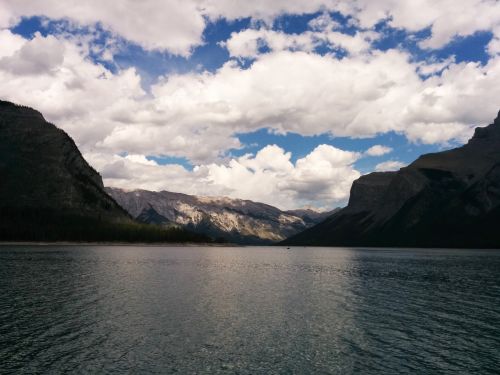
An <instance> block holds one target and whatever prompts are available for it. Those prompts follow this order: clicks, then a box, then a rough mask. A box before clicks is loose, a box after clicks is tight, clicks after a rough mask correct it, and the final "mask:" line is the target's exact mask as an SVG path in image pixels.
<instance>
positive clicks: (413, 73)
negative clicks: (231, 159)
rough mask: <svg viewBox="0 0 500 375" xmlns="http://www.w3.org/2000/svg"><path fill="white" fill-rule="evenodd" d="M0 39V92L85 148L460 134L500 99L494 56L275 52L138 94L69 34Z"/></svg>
mask: <svg viewBox="0 0 500 375" xmlns="http://www.w3.org/2000/svg"><path fill="white" fill-rule="evenodd" d="M0 40H2V41H3V43H5V45H6V46H9V47H8V48H6V49H5V50H3V49H2V53H3V56H2V57H0V80H1V81H2V83H3V84H2V85H1V86H0V96H1V97H3V98H4V99H10V100H13V101H16V102H19V103H23V104H26V105H31V106H33V107H35V108H38V109H39V110H41V111H42V112H43V113H44V114H45V116H46V117H47V119H48V120H50V121H52V122H54V123H56V124H58V125H59V126H61V127H63V128H64V129H65V130H67V131H68V132H69V133H70V134H71V135H72V137H74V138H75V140H76V141H77V143H78V145H79V146H80V147H81V148H82V150H83V151H84V152H90V151H92V152H94V151H99V152H108V153H121V152H127V153H130V154H140V155H169V156H177V157H187V158H188V159H190V160H191V161H193V162H194V163H196V164H198V163H207V162H211V161H217V160H220V158H221V157H223V156H224V154H225V152H226V151H227V150H229V149H231V148H240V147H241V144H240V142H239V140H238V139H237V138H236V136H235V134H237V133H245V132H251V131H255V130H258V129H261V128H272V129H274V130H275V131H278V132H282V133H284V132H295V133H298V134H302V135H314V134H323V133H330V134H332V135H334V136H349V137H370V136H373V135H376V134H380V133H385V132H388V131H396V132H399V133H401V134H404V135H406V136H407V137H408V138H409V139H410V140H412V141H414V142H424V143H447V142H450V141H453V140H457V141H463V140H465V139H466V138H467V137H468V136H469V135H470V134H471V131H472V129H473V126H474V125H486V124H487V123H489V122H490V121H491V119H492V118H494V116H495V114H496V112H497V111H498V108H497V105H498V104H497V103H495V102H494V101H493V100H491V98H492V97H499V96H500V87H499V86H498V84H497V83H498V81H499V80H500V57H499V58H493V59H491V60H490V61H489V63H488V64H487V65H484V66H482V65H480V64H476V63H459V64H457V63H450V64H449V65H448V66H447V67H446V68H445V69H444V71H443V73H442V74H441V75H438V76H431V77H429V78H426V79H421V78H420V76H419V74H418V68H419V67H420V65H418V64H415V63H412V62H411V61H410V57H409V56H408V55H407V54H405V53H403V52H399V51H395V50H389V51H386V52H372V53H369V54H363V55H353V56H348V57H345V58H343V59H340V60H339V59H336V58H335V57H332V56H320V55H317V54H314V53H306V52H302V51H297V52H291V51H278V52H271V53H268V54H264V55H262V56H259V57H258V59H257V60H256V61H255V62H254V63H253V65H252V66H251V67H250V68H248V69H242V68H241V67H240V66H239V65H238V64H236V63H235V62H233V61H229V62H228V63H226V64H225V65H224V66H223V67H222V68H221V69H219V70H218V71H217V72H215V73H207V72H199V73H197V72H193V73H188V74H182V75H171V76H169V77H165V78H163V79H161V80H160V81H159V82H158V83H157V84H155V85H154V86H153V87H152V91H151V93H150V94H146V93H145V92H144V91H143V90H142V88H141V85H140V79H141V77H140V76H139V75H138V73H137V72H136V71H135V69H133V68H130V69H126V70H118V71H117V72H116V73H112V72H111V71H109V70H107V69H106V68H105V67H104V66H102V65H100V64H98V63H95V62H92V60H91V59H89V58H88V53H89V51H88V46H87V45H85V44H83V45H80V46H78V45H76V44H75V41H74V40H72V39H65V38H63V37H62V36H59V37H58V39H57V40H56V39H55V37H53V36H50V37H43V36H40V35H37V36H36V37H35V38H34V39H33V40H31V41H28V40H23V39H22V38H20V37H19V36H17V35H13V34H11V33H10V32H5V31H4V32H2V33H0ZM49 44H50V45H52V44H53V45H54V46H57V48H52V47H51V48H45V50H44V51H43V52H44V54H45V55H44V54H42V55H40V56H42V58H41V60H43V61H40V56H39V55H37V54H36V53H31V55H29V56H30V58H29V59H26V60H23V61H21V60H22V59H21V54H22V52H21V51H25V50H34V51H38V50H39V49H40V48H39V46H47V45H49ZM61 53H62V54H63V56H62V58H61ZM5 61H11V62H13V61H18V64H17V63H16V64H12V65H9V64H6V65H4V64H3V62H5ZM47 62H50V64H48V65H47ZM23 64H25V65H24V67H23ZM37 64H40V65H37ZM19 67H23V69H21V70H19ZM36 69H39V71H38V73H37V74H36V75H29V76H27V75H26V73H27V72H29V71H30V70H31V71H36ZM353 77H356V79H353Z"/></svg>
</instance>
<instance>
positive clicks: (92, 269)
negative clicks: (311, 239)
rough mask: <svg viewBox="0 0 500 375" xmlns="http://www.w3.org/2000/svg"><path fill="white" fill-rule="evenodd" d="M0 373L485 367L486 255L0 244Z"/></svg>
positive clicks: (494, 354)
mask: <svg viewBox="0 0 500 375" xmlns="http://www.w3.org/2000/svg"><path fill="white" fill-rule="evenodd" d="M0 296H1V299H0V366H1V367H0V373H2V374H3V373H5V374H7V373H16V374H17V373H62V372H72V373H93V374H96V373H99V374H105V373H117V374H118V373H119V374H122V373H148V374H149V373H157V374H165V373H181V374H186V373H240V374H250V373H252V374H268V373H277V374H281V373H283V374H294V373H295V374H308V373H320V374H350V373H363V374H402V373H440V374H457V373H464V374H465V373H467V374H471V373H478V374H479V373H480V374H494V373H496V374H498V373H499V371H500V367H499V366H500V251H494V250H438V249H434V250H432V249H428V250H409V249H348V248H291V249H286V248H280V247H235V248H232V247H133V246H7V245H4V246H0Z"/></svg>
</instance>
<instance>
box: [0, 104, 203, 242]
mask: <svg viewBox="0 0 500 375" xmlns="http://www.w3.org/2000/svg"><path fill="white" fill-rule="evenodd" d="M0 240H4V241H5V240H7V241H87V242H94V241H123V242H188V241H189V242H200V241H202V242H206V241H209V239H208V238H207V237H205V236H200V235H197V234H193V233H189V232H187V231H185V230H178V229H173V230H166V229H165V228H161V227H158V226H151V225H145V224H139V223H137V222H136V221H135V220H133V219H132V217H131V216H130V215H129V214H128V213H127V212H126V211H125V210H124V209H123V208H122V207H121V206H119V205H118V204H117V203H116V202H115V200H114V199H113V198H112V197H110V196H109V195H108V194H107V193H106V192H105V191H104V186H103V184H102V179H101V176H100V175H99V174H98V173H97V172H96V171H95V170H94V169H93V168H92V167H90V166H89V165H88V164H87V162H86V161H85V159H84V158H83V157H82V155H81V154H80V152H79V150H78V148H77V147H76V145H75V143H74V142H73V140H72V139H71V138H70V137H69V136H68V135H67V134H66V133H65V132H64V131H62V130H61V129H58V128H57V127H55V126H54V125H52V124H50V123H48V122H46V121H45V119H44V118H43V116H42V115H41V114H40V113H39V112H37V111H35V110H33V109H31V108H27V107H22V106H18V105H15V104H13V103H10V102H5V101H0Z"/></svg>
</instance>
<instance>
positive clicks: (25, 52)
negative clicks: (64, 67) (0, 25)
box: [0, 33, 64, 75]
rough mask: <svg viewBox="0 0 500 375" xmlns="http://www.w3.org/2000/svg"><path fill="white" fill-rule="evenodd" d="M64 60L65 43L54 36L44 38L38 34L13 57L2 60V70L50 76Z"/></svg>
mask: <svg viewBox="0 0 500 375" xmlns="http://www.w3.org/2000/svg"><path fill="white" fill-rule="evenodd" d="M6 39H7V38H6ZM12 39H14V40H15V39H16V37H14V38H12ZM63 59H64V45H63V43H61V42H60V41H59V40H57V39H56V38H55V37H53V36H47V37H45V38H44V37H42V36H41V35H40V34H39V33H36V34H35V37H34V38H33V39H32V40H30V41H29V42H27V43H23V45H22V47H21V48H19V49H18V50H16V51H15V52H14V53H13V54H12V55H10V56H5V57H3V58H0V69H3V70H6V71H9V72H11V73H14V74H19V75H25V74H27V75H33V74H45V73H48V74H50V73H52V72H53V71H54V69H56V68H57V67H59V66H60V65H61V64H62V62H63Z"/></svg>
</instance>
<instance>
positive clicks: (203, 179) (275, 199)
mask: <svg viewBox="0 0 500 375" xmlns="http://www.w3.org/2000/svg"><path fill="white" fill-rule="evenodd" d="M291 156H292V155H291V153H289V152H286V151H285V150H284V149H282V148H280V147H278V146H276V145H269V146H266V147H264V148H263V149H261V150H260V151H259V152H257V153H256V154H255V155H252V154H247V155H244V156H242V157H239V158H236V159H231V160H229V162H228V163H226V164H219V163H211V164H205V165H198V166H196V167H195V168H194V169H193V170H192V171H189V170H187V169H185V168H183V167H181V166H179V165H158V164H157V163H156V162H154V161H151V160H148V159H146V157H144V156H141V155H132V156H130V155H129V156H119V155H108V154H99V153H89V154H86V155H85V157H86V158H87V160H88V161H89V162H90V163H91V164H92V165H94V166H95V167H96V168H97V169H98V170H100V171H101V173H102V175H103V178H104V182H105V184H106V185H108V186H117V187H122V188H131V189H134V188H144V189H149V190H169V191H182V192H184V193H187V194H197V195H216V196H217V195H226V196H230V197H234V198H243V199H251V200H255V201H259V202H264V203H268V204H271V205H274V206H278V207H280V208H283V209H291V208H296V207H299V206H303V205H315V206H318V205H319V206H327V207H333V206H334V205H336V204H339V203H343V202H345V201H346V199H347V198H348V196H349V190H350V187H351V184H352V181H354V180H355V179H357V178H359V177H360V173H359V172H358V171H357V170H356V169H355V168H354V167H353V163H354V162H355V161H356V160H357V159H358V158H359V157H360V154H358V153H354V152H349V151H344V150H340V149H337V148H335V147H332V146H329V145H320V146H318V147H316V148H315V149H314V150H313V151H312V152H311V153H309V154H308V155H307V156H305V157H304V158H301V159H298V160H297V161H296V162H295V163H293V162H292V161H291Z"/></svg>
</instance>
